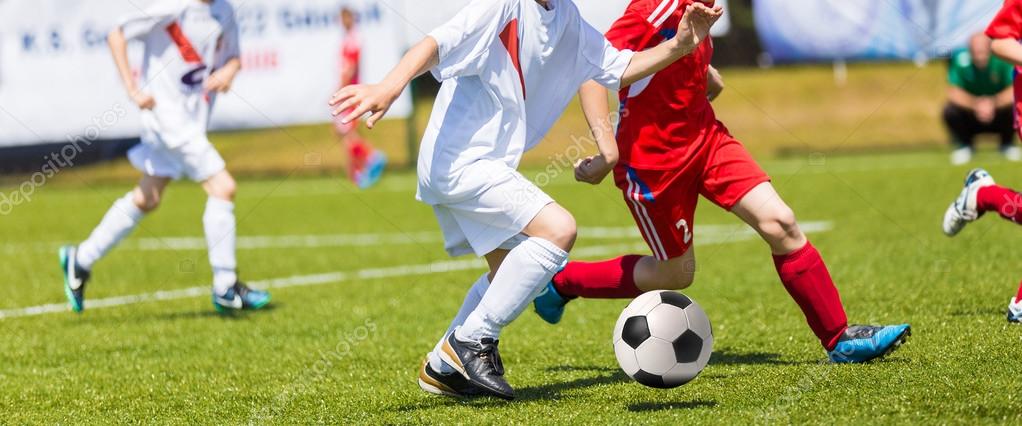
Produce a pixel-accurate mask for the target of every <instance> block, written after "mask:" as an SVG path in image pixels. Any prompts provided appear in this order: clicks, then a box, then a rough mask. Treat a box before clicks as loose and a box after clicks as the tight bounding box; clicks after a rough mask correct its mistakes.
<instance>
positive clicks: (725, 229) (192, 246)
mask: <svg viewBox="0 0 1022 426" xmlns="http://www.w3.org/2000/svg"><path fill="white" fill-rule="evenodd" d="M800 225H801V227H802V229H803V230H804V231H805V232H816V231H821V230H823V231H826V230H829V229H830V226H831V223H830V222H804V223H801V224H800ZM738 234H753V235H754V234H755V233H754V231H753V230H752V229H750V228H749V227H747V226H745V225H700V226H698V227H697V228H696V236H697V237H698V238H699V239H702V238H708V239H709V240H710V241H716V240H715V239H716V238H719V237H720V236H725V237H727V236H731V235H738ZM578 236H579V239H581V240H583V241H585V240H589V239H623V238H638V237H639V236H640V234H639V230H638V229H637V228H636V227H635V226H619V227H581V228H579V230H578ZM441 241H442V238H441V235H440V233H439V232H436V231H420V232H408V233H362V234H325V235H316V234H311V235H256V236H240V237H238V239H237V249H238V250H259V249H280V248H318V247H370V246H378V245H402V244H430V243H439V242H441ZM26 246H30V247H32V248H33V249H35V250H38V251H46V250H56V248H57V247H59V246H60V243H52V242H51V243H29V244H18V243H8V244H4V245H2V246H0V247H2V248H3V249H4V251H5V252H7V253H11V254H14V253H20V252H22V251H24V250H25V248H26ZM118 249H119V250H141V251H161V250H206V239H205V238H204V237H156V238H138V239H134V240H129V241H125V243H124V244H122V245H121V246H120V247H118Z"/></svg>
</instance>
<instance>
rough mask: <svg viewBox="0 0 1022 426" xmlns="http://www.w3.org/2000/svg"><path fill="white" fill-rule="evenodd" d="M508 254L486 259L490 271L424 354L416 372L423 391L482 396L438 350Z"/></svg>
mask: <svg viewBox="0 0 1022 426" xmlns="http://www.w3.org/2000/svg"><path fill="white" fill-rule="evenodd" d="M509 251H510V250H509V249H497V250H494V251H492V252H490V254H488V255H486V256H485V258H486V263H487V265H488V266H489V271H487V272H486V273H484V274H482V275H480V276H479V278H477V279H476V281H475V283H474V284H472V287H470V288H469V289H468V292H467V293H465V299H464V301H463V302H462V303H461V307H460V308H459V309H458V313H457V315H455V316H454V319H453V320H452V321H451V324H450V325H449V326H448V327H447V331H445V332H444V335H443V337H442V338H441V339H440V340H439V341H438V342H437V343H436V346H434V347H433V351H431V352H430V353H429V354H428V355H427V357H426V362H424V363H423V365H422V368H420V369H419V387H421V388H422V389H423V390H425V391H426V392H429V393H433V394H438V395H447V396H455V397H466V396H474V395H478V394H480V393H482V390H481V389H480V388H478V387H477V386H475V385H473V384H471V383H470V382H469V381H468V380H466V379H465V378H464V376H462V375H461V374H460V373H458V371H457V370H455V369H454V367H451V365H450V364H447V363H446V362H444V361H443V359H442V358H441V357H440V351H441V350H442V347H443V345H444V342H445V341H446V340H447V338H448V337H449V336H450V335H451V333H452V332H454V330H455V329H456V328H458V327H460V326H461V325H462V324H464V323H465V319H466V318H468V315H469V314H471V313H472V311H474V310H475V309H476V307H477V306H479V301H481V300H482V299H483V295H484V294H486V290H487V289H489V287H490V280H492V279H493V276H494V275H495V274H496V272H497V269H498V268H500V264H501V263H502V262H503V261H504V258H505V257H507V254H508V253H509Z"/></svg>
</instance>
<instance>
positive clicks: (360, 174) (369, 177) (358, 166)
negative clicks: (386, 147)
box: [334, 114, 387, 189]
mask: <svg viewBox="0 0 1022 426" xmlns="http://www.w3.org/2000/svg"><path fill="white" fill-rule="evenodd" d="M343 116H344V115H343V114H342V115H339V116H338V117H343ZM334 131H335V132H336V134H337V136H338V138H339V139H340V140H341V144H342V146H343V148H344V150H345V152H346V154H347V169H348V178H350V179H351V181H352V182H354V183H355V185H357V186H358V187H359V188H362V189H365V188H368V187H370V186H373V185H374V184H376V182H378V181H379V180H380V177H381V176H382V175H383V170H384V169H385V168H386V166H387V157H386V155H384V154H383V152H381V151H380V150H377V149H375V148H373V147H372V145H370V144H369V143H368V142H366V140H365V139H364V138H363V137H362V135H361V133H360V132H359V131H358V121H357V120H355V121H352V122H349V123H344V122H342V121H341V120H340V118H338V119H336V120H335V121H334Z"/></svg>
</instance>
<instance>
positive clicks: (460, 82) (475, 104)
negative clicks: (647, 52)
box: [418, 0, 632, 204]
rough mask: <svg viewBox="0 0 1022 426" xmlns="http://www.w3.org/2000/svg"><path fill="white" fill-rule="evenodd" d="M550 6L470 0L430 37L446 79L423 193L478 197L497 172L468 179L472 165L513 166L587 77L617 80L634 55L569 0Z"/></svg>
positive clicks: (422, 167)
mask: <svg viewBox="0 0 1022 426" xmlns="http://www.w3.org/2000/svg"><path fill="white" fill-rule="evenodd" d="M549 6H550V9H549V10H548V9H546V8H544V7H543V6H541V5H540V4H538V3H537V2H536V1H535V0H474V1H472V2H470V3H469V4H468V5H467V6H466V7H465V8H463V9H462V10H461V12H459V13H458V14H457V15H456V16H455V17H454V18H452V19H451V20H450V21H448V22H447V23H445V24H443V25H441V26H440V27H438V28H437V29H435V30H433V31H432V32H431V33H430V34H429V35H430V37H432V38H433V39H435V40H436V42H437V45H438V47H439V59H440V61H439V64H438V65H437V66H436V67H435V68H434V69H433V70H432V72H433V75H434V76H435V77H436V78H437V79H438V80H441V81H443V85H442V86H441V88H440V93H439V94H438V95H437V98H436V102H435V103H434V106H433V112H432V115H431V116H430V120H429V124H428V126H427V127H426V131H425V133H424V135H423V138H422V145H421V147H420V149H419V162H418V170H419V193H418V197H419V199H420V200H422V201H424V202H426V203H429V204H443V203H447V202H458V201H462V200H465V199H468V198H472V197H477V196H479V195H480V194H481V192H482V191H485V190H486V188H487V187H488V186H487V185H488V181H489V180H492V179H488V178H487V177H486V176H466V175H468V174H471V173H467V172H465V170H467V169H469V168H468V167H467V166H470V165H473V164H476V163H480V162H489V163H493V164H494V165H495V166H498V167H493V168H492V170H506V169H509V168H510V169H516V168H517V167H518V162H519V161H520V160H521V157H522V154H523V153H524V152H525V151H527V150H528V149H530V148H532V147H533V146H535V145H536V144H537V143H539V141H540V140H542V139H543V137H544V136H545V135H546V133H547V131H548V130H549V129H550V127H551V126H552V125H553V124H554V122H555V121H556V120H557V118H558V117H559V116H560V115H561V113H562V112H563V111H564V108H565V107H567V105H568V102H570V101H571V99H572V97H573V96H574V95H575V93H576V92H577V91H578V88H579V86H580V85H581V84H582V83H584V82H585V81H587V80H596V81H597V82H599V83H600V84H602V85H604V86H606V87H608V88H610V89H612V90H617V88H618V86H620V83H621V76H622V74H624V71H625V69H626V68H627V67H628V64H629V63H630V62H631V58H632V52H631V51H628V50H624V51H621V50H618V49H616V48H614V47H613V46H612V45H611V44H610V42H608V41H607V40H606V39H605V38H604V37H603V35H602V34H600V32H599V31H597V30H596V29H594V28H593V27H592V26H590V25H589V24H588V23H587V22H586V21H585V20H583V19H582V17H581V15H580V14H579V12H578V8H577V7H576V6H575V4H574V3H573V2H572V1H571V0H550V1H549ZM471 169H472V170H486V169H487V168H486V167H472V168H471ZM509 202H512V201H510V200H509Z"/></svg>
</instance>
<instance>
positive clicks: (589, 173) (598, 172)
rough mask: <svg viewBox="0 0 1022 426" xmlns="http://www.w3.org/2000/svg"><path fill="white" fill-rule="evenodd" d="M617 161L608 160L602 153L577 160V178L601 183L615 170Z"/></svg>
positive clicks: (581, 180) (582, 180) (592, 182)
mask: <svg viewBox="0 0 1022 426" xmlns="http://www.w3.org/2000/svg"><path fill="white" fill-rule="evenodd" d="M615 164H617V162H616V161H607V159H606V158H605V157H604V156H602V155H595V156H590V157H586V158H583V159H580V160H578V161H576V162H575V180H577V181H579V182H585V183H589V184H593V185H599V184H600V182H603V179H604V178H605V177H607V175H608V174H610V172H611V170H614V165H615Z"/></svg>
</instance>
